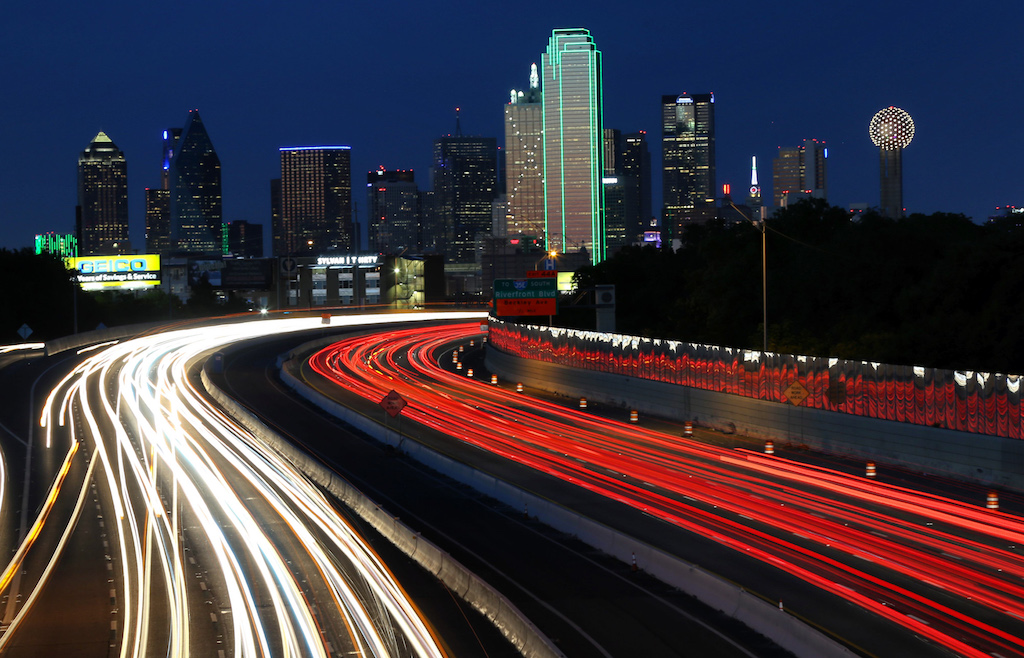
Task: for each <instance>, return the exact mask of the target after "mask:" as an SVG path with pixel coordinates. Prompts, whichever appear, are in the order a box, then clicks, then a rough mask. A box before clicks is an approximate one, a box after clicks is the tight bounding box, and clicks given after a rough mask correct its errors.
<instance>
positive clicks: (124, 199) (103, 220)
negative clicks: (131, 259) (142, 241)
mask: <svg viewBox="0 0 1024 658" xmlns="http://www.w3.org/2000/svg"><path fill="white" fill-rule="evenodd" d="M76 215H77V216H76V218H75V219H76V222H75V223H76V227H75V232H76V234H77V236H78V249H79V253H81V255H83V256H96V255H109V254H119V253H129V252H130V248H131V247H130V245H129V244H128V164H127V162H126V161H125V159H124V153H122V152H121V149H119V148H117V145H116V144H114V142H112V141H110V138H109V137H107V135H106V134H105V133H102V132H101V133H99V134H98V135H96V137H94V138H93V140H92V141H91V142H89V145H88V146H86V147H85V150H84V151H82V153H81V155H79V156H78V208H77V212H76Z"/></svg>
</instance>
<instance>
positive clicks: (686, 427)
mask: <svg viewBox="0 0 1024 658" xmlns="http://www.w3.org/2000/svg"><path fill="white" fill-rule="evenodd" d="M683 436H693V423H691V422H690V421H686V422H685V423H683Z"/></svg>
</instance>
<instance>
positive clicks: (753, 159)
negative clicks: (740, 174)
mask: <svg viewBox="0 0 1024 658" xmlns="http://www.w3.org/2000/svg"><path fill="white" fill-rule="evenodd" d="M750 184H751V185H757V156H756V155H752V156H750Z"/></svg>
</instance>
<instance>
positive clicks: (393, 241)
mask: <svg viewBox="0 0 1024 658" xmlns="http://www.w3.org/2000/svg"><path fill="white" fill-rule="evenodd" d="M366 197H367V198H366V207H367V208H368V209H369V215H368V219H369V221H368V222H367V227H368V229H369V241H370V250H372V251H376V252H378V253H381V254H404V253H408V254H418V253H420V251H421V246H420V191H419V188H418V187H417V185H416V177H415V174H414V172H413V170H412V169H402V170H396V171H388V170H387V169H384V168H383V167H381V168H380V169H377V170H376V171H371V172H368V173H367V174H366Z"/></svg>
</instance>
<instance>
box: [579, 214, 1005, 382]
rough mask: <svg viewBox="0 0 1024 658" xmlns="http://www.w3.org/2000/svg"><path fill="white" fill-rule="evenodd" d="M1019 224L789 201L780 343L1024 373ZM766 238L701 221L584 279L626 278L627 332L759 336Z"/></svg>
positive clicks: (773, 340) (786, 349)
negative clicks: (666, 244)
mask: <svg viewBox="0 0 1024 658" xmlns="http://www.w3.org/2000/svg"><path fill="white" fill-rule="evenodd" d="M1020 224H1021V221H1020V220H1018V219H1016V218H1014V217H1013V216H1010V217H1007V218H1002V219H996V220H991V221H989V222H987V223H985V224H976V223H974V222H972V221H971V220H970V219H969V218H968V217H966V216H964V215H960V214H949V213H935V214H932V215H922V214H912V215H909V216H907V217H905V218H901V219H888V218H885V217H882V216H880V215H879V214H877V213H875V212H871V211H868V212H866V213H864V214H862V215H858V216H854V217H851V215H850V213H849V212H847V211H846V210H844V209H842V208H838V207H834V206H829V205H828V204H827V203H825V202H824V201H823V200H818V199H811V200H805V201H801V202H800V203H797V204H795V205H793V206H791V207H789V208H787V209H780V210H777V211H776V212H775V213H774V214H773V215H772V216H771V217H770V218H769V219H768V220H767V221H766V222H765V223H764V226H765V243H766V249H765V252H766V255H767V258H766V263H767V265H766V271H767V276H766V280H767V295H766V297H767V320H768V321H767V327H768V332H767V334H768V350H769V351H774V352H782V353H792V354H805V355H813V356H833V357H838V358H844V359H853V360H864V361H878V362H883V363H890V364H900V365H920V366H930V367H938V368H949V369H956V370H978V371H989V372H1002V373H1024V344H1022V340H1021V338H1022V336H1024V295H1022V294H1021V293H1022V291H1024V228H1022V227H1021V225H1020ZM761 240H762V235H761V228H760V227H758V226H755V225H753V224H752V223H738V224H726V223H723V222H721V221H714V222H709V223H707V224H704V225H694V226H690V227H688V228H687V229H686V230H685V232H684V234H683V236H682V245H681V247H680V248H679V249H677V250H672V249H670V248H661V249H658V248H655V247H653V246H647V247H627V248H625V249H622V250H621V251H619V252H618V253H617V254H615V255H614V256H613V257H611V258H609V259H608V260H606V261H604V262H602V263H599V264H598V265H596V266H589V267H586V268H584V269H582V270H580V271H579V272H578V273H577V275H576V277H577V283H578V285H579V286H580V288H588V287H592V286H594V285H596V284H609V283H610V284H615V286H616V302H617V312H616V318H617V330H618V331H619V332H620V333H625V334H633V335H641V336H648V337H659V338H667V339H674V340H681V341H689V342H700V343H709V344H715V345H722V346H729V347H740V348H748V349H760V348H761V345H762V340H763V333H762V331H763V326H764V324H763V322H762V277H761V267H762V262H761V259H762V252H761ZM584 316H585V314H579V313H576V314H574V313H572V312H571V311H570V312H569V313H567V314H565V316H564V318H563V319H564V320H566V321H567V322H566V324H567V325H568V326H573V325H578V324H579V323H580V322H581V321H582V318H583V317H584ZM591 317H592V316H591Z"/></svg>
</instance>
